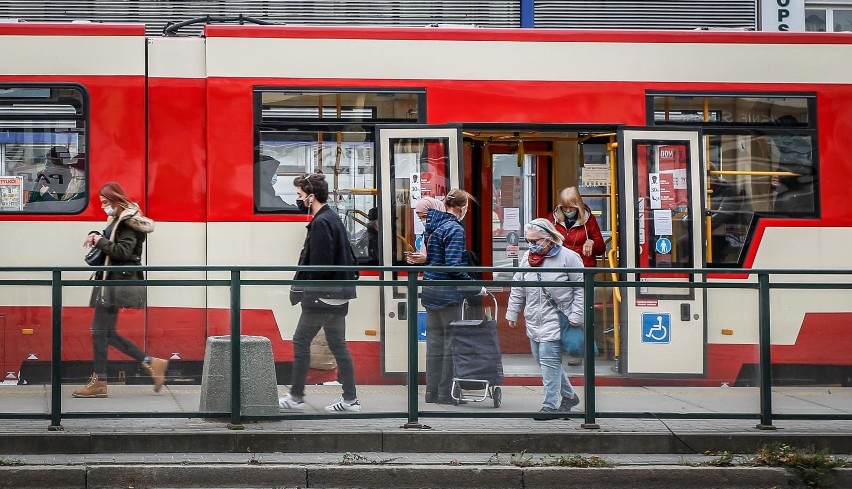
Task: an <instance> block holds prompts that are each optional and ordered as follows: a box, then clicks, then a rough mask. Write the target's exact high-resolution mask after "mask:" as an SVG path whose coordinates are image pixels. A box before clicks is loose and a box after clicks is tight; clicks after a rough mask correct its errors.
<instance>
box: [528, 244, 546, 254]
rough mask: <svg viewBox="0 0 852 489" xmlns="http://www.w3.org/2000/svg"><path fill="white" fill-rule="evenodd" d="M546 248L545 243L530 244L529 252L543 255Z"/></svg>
mask: <svg viewBox="0 0 852 489" xmlns="http://www.w3.org/2000/svg"><path fill="white" fill-rule="evenodd" d="M546 249H547V245H546V244H535V245H534V244H531V245H530V253H535V254H536V255H543V254H544V251H545V250H546Z"/></svg>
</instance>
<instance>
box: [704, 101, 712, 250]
mask: <svg viewBox="0 0 852 489" xmlns="http://www.w3.org/2000/svg"><path fill="white" fill-rule="evenodd" d="M709 120H710V99H709V98H707V97H704V122H708V121H709ZM704 151H705V157H704V168H705V171H707V170H709V168H710V167H709V163H710V135H709V134H705V135H704ZM707 176H708V178H707V209H710V204H711V200H712V199H711V198H710V197H711V195H712V194H713V190H712V189H711V188H710V178H709V176H710V175H709V172H707ZM704 233H705V236H706V237H707V239H706V240H705V243H706V245H705V248H706V249H707V263H713V220H712V219H711V218H710V216H709V215H707V216H704Z"/></svg>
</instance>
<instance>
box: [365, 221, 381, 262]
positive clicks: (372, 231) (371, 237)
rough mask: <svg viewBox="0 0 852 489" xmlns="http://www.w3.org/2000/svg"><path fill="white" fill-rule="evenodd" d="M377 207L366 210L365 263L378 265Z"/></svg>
mask: <svg viewBox="0 0 852 489" xmlns="http://www.w3.org/2000/svg"><path fill="white" fill-rule="evenodd" d="M379 239H380V236H379V209H378V208H376V207H373V208H372V209H370V210H369V211H368V212H367V265H378V264H379V262H380V259H379Z"/></svg>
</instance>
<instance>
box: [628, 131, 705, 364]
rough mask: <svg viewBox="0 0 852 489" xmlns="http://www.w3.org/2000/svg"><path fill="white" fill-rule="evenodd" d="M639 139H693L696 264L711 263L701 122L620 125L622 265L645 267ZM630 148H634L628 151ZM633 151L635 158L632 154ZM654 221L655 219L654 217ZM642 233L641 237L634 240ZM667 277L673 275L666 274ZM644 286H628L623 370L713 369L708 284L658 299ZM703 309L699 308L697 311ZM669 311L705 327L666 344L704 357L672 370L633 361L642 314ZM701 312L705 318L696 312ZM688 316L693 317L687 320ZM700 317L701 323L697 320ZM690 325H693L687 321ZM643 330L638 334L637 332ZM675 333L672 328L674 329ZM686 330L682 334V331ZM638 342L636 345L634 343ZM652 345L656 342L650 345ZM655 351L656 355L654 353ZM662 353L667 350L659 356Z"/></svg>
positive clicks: (676, 320) (675, 319) (679, 323)
mask: <svg viewBox="0 0 852 489" xmlns="http://www.w3.org/2000/svg"><path fill="white" fill-rule="evenodd" d="M633 141H649V142H653V143H667V142H678V143H682V142H687V143H688V144H689V160H688V161H689V166H688V173H687V181H688V187H687V188H688V192H689V193H688V195H689V197H690V206H689V207H690V210H689V211H690V213H691V214H692V216H693V218H692V223H691V226H690V228H691V230H692V234H693V243H692V256H693V261H692V268H703V267H704V263H705V262H706V246H705V240H706V239H707V237H706V235H705V234H706V232H705V231H706V228H705V225H704V216H705V215H706V202H705V201H704V199H705V195H706V192H705V185H706V182H705V171H704V168H705V162H704V160H703V158H704V148H703V145H704V138H703V133H702V130H701V129H700V128H695V127H678V128H659V127H628V126H624V127H620V128H619V129H618V170H619V171H618V182H617V184H618V195H619V199H618V202H619V205H618V207H619V209H618V221H619V227H620V229H619V230H618V235H619V243H618V246H619V249H620V250H621V251H620V253H619V255H620V257H619V265H620V266H622V267H626V268H639V267H638V264H639V253H640V252H641V250H639V251H638V252H637V243H636V239H638V230H637V229H635V226H634V218H636V216H637V214H638V212H639V209H638V202H637V201H636V200H635V198H636V197H637V195H636V193H637V191H636V187H635V186H636V185H638V184H637V182H636V162H635V161H633V144H632V143H633ZM628 152H629V153H628ZM628 154H629V157H628V156H627V155H628ZM651 221H652V222H653V219H652V220H651ZM634 238H636V239H634ZM636 275H637V274H635V273H626V274H623V276H622V279H624V280H627V281H636V280H637V276H636ZM662 280H667V279H662ZM687 281H688V282H690V283H695V282H705V281H706V277H705V276H703V275H701V276H696V274H693V273H690V274H689V277H688V280H687ZM638 289H639V287H622V289H621V296H622V297H623V298H624V299H623V301H622V318H623V319H622V324H623V325H624V328H625V329H624V333H623V334H621V343H622V344H621V352H622V355H621V358H620V362H619V370H620V373H623V374H627V375H631V374H635V375H641V376H646V377H647V376H651V377H653V376H664V377H668V378H671V377H696V376H703V375H705V374H706V372H707V315H706V311H707V299H706V289H705V288H703V287H700V288H692V294H691V295H690V296H689V297H670V296H668V295H662V294H660V296H659V298H658V299H656V300H649V301H647V302H646V301H644V300H642V301H641V302H640V300H638V299H637V296H638ZM675 303H680V304H686V303H688V304H690V307H689V311H688V314H683V309H681V307H682V306H678V307H677V308H675V307H674V304H675ZM666 304H668V305H670V306H672V308H671V309H665V305H666ZM696 308H698V311H696ZM660 312H662V313H669V314H670V316H669V318H670V320H671V323H670V326H671V329H672V330H674V329H675V328H679V329H680V328H684V329H685V328H689V327H691V326H700V335H698V334H697V332H696V331H694V330H689V329H685V330H686V334H687V337H688V341H689V343H687V346H683V345H671V343H669V344H667V345H666V347H672V350H670V352H671V351H674V352H676V354H679V355H684V356H686V353H685V352H684V351H683V349H684V348H687V347H689V346H691V347H692V348H695V349H699V350H700V362H697V364H696V363H692V364H689V365H688V366H684V367H680V368H676V367H671V368H670V371H669V370H667V371H660V370H654V369H653V368H651V367H649V366H648V364H649V363H653V362H646V363H645V364H644V365H643V363H642V361H643V360H642V357H639V356H638V355H634V358H633V360H634V361H633V363H631V355H630V353H631V351H630V350H631V346H633V347H636V348H637V349H639V348H646V347H645V346H642V343H643V342H642V341H641V338H640V340H638V341H639V342H638V343H637V340H636V336H637V334H638V335H639V336H641V334H642V325H641V320H638V321H637V317H639V318H641V317H642V316H641V315H642V314H648V315H653V314H657V313H660ZM696 316H699V317H696ZM684 317H689V318H690V319H687V320H684V319H683V318H684ZM692 322H695V323H697V324H691V323H692ZM684 324H687V326H684ZM637 332H638V333H637ZM669 333H671V331H669ZM679 334H680V333H679ZM631 344H632V345H631ZM649 346H650V345H649ZM649 356H650V354H649ZM657 356H658V357H662V356H664V355H657Z"/></svg>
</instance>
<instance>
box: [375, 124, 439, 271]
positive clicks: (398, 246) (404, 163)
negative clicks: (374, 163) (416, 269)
mask: <svg viewBox="0 0 852 489" xmlns="http://www.w3.org/2000/svg"><path fill="white" fill-rule="evenodd" d="M390 148H391V154H390V171H391V195H392V199H393V200H392V201H391V230H392V243H393V244H392V245H391V261H392V263H391V265H397V266H400V265H401V266H404V265H406V263H405V254H404V253H405V252H407V251H415V250H420V249H425V246H426V244H425V242H424V240H423V232H424V231H425V229H424V227H423V225H422V223H421V222H420V220H419V218H418V217H417V216H416V215H415V214H414V207H415V205H416V204H417V201H418V200H420V199H421V198H424V197H433V198H435V199H438V200H443V199H444V196H445V195H446V194H447V189H448V188H449V187H450V144H449V140H448V139H447V138H391V139H390Z"/></svg>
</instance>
